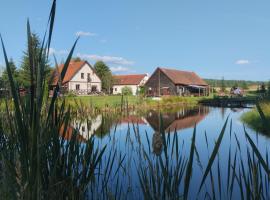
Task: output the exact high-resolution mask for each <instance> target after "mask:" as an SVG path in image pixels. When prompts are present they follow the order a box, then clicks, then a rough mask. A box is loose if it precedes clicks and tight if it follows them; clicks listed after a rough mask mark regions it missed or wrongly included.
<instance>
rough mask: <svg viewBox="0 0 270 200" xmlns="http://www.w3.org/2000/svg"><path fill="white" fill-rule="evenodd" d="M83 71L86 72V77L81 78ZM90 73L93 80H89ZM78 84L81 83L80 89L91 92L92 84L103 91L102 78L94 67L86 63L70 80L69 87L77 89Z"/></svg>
mask: <svg viewBox="0 0 270 200" xmlns="http://www.w3.org/2000/svg"><path fill="white" fill-rule="evenodd" d="M81 73H84V79H82V78H81ZM88 73H90V78H91V82H89V83H88V82H87V74H88ZM76 85H80V90H87V89H88V91H89V92H90V91H91V88H92V86H96V88H97V91H98V92H100V91H101V80H100V78H99V77H98V76H97V75H96V73H95V72H94V71H93V70H92V68H91V67H90V66H89V65H88V64H87V63H86V64H85V65H84V66H83V67H82V68H81V69H80V70H79V71H78V72H77V73H76V74H75V75H74V77H73V78H72V79H71V80H70V81H69V83H68V89H69V90H76Z"/></svg>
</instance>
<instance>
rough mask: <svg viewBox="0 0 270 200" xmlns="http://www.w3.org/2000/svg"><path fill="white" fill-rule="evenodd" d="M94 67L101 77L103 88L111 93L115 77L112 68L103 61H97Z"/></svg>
mask: <svg viewBox="0 0 270 200" xmlns="http://www.w3.org/2000/svg"><path fill="white" fill-rule="evenodd" d="M94 69H95V71H96V73H97V75H98V76H99V78H100V79H101V82H102V90H104V91H106V92H107V93H109V92H110V89H111V87H112V84H113V77H112V72H111V70H110V68H109V67H108V66H107V65H106V64H105V63H104V62H103V61H97V62H96V63H95V65H94Z"/></svg>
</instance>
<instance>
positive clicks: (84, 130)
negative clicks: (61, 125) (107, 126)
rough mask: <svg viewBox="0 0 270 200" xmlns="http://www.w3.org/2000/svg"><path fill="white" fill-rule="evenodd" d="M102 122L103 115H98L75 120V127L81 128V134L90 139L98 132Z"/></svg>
mask: <svg viewBox="0 0 270 200" xmlns="http://www.w3.org/2000/svg"><path fill="white" fill-rule="evenodd" d="M101 123H102V115H98V116H97V117H96V118H90V119H89V120H84V121H75V122H74V128H76V129H77V130H79V133H80V135H81V136H83V137H84V138H86V139H89V138H90V137H91V136H92V135H93V134H95V133H96V131H97V130H98V128H99V127H100V126H101Z"/></svg>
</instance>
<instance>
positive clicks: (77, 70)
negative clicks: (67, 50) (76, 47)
mask: <svg viewBox="0 0 270 200" xmlns="http://www.w3.org/2000/svg"><path fill="white" fill-rule="evenodd" d="M63 67H64V65H63V64H62V65H60V66H59V68H58V71H57V70H55V71H54V74H53V75H54V80H53V84H52V87H55V86H56V85H57V83H58V82H60V81H59V77H60V73H61V72H62V70H63ZM61 84H62V91H74V92H76V93H78V94H88V93H91V92H92V93H93V92H100V91H101V80H100V78H99V77H98V76H97V74H96V73H95V70H94V69H93V68H92V66H91V65H90V64H89V63H88V62H87V61H71V62H70V63H69V66H68V68H67V71H66V74H65V77H64V79H63V80H62V83H61Z"/></svg>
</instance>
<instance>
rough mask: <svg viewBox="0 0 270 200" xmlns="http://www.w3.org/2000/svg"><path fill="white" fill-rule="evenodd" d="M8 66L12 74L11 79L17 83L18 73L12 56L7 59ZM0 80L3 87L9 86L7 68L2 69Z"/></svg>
mask: <svg viewBox="0 0 270 200" xmlns="http://www.w3.org/2000/svg"><path fill="white" fill-rule="evenodd" d="M9 66H10V69H11V74H12V76H13V79H14V81H15V83H17V84H19V83H18V77H19V73H18V70H17V68H16V65H15V63H14V61H13V59H12V58H11V59H10V60H9ZM2 81H3V87H4V88H9V79H8V73H7V69H5V70H4V71H3V74H2Z"/></svg>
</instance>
